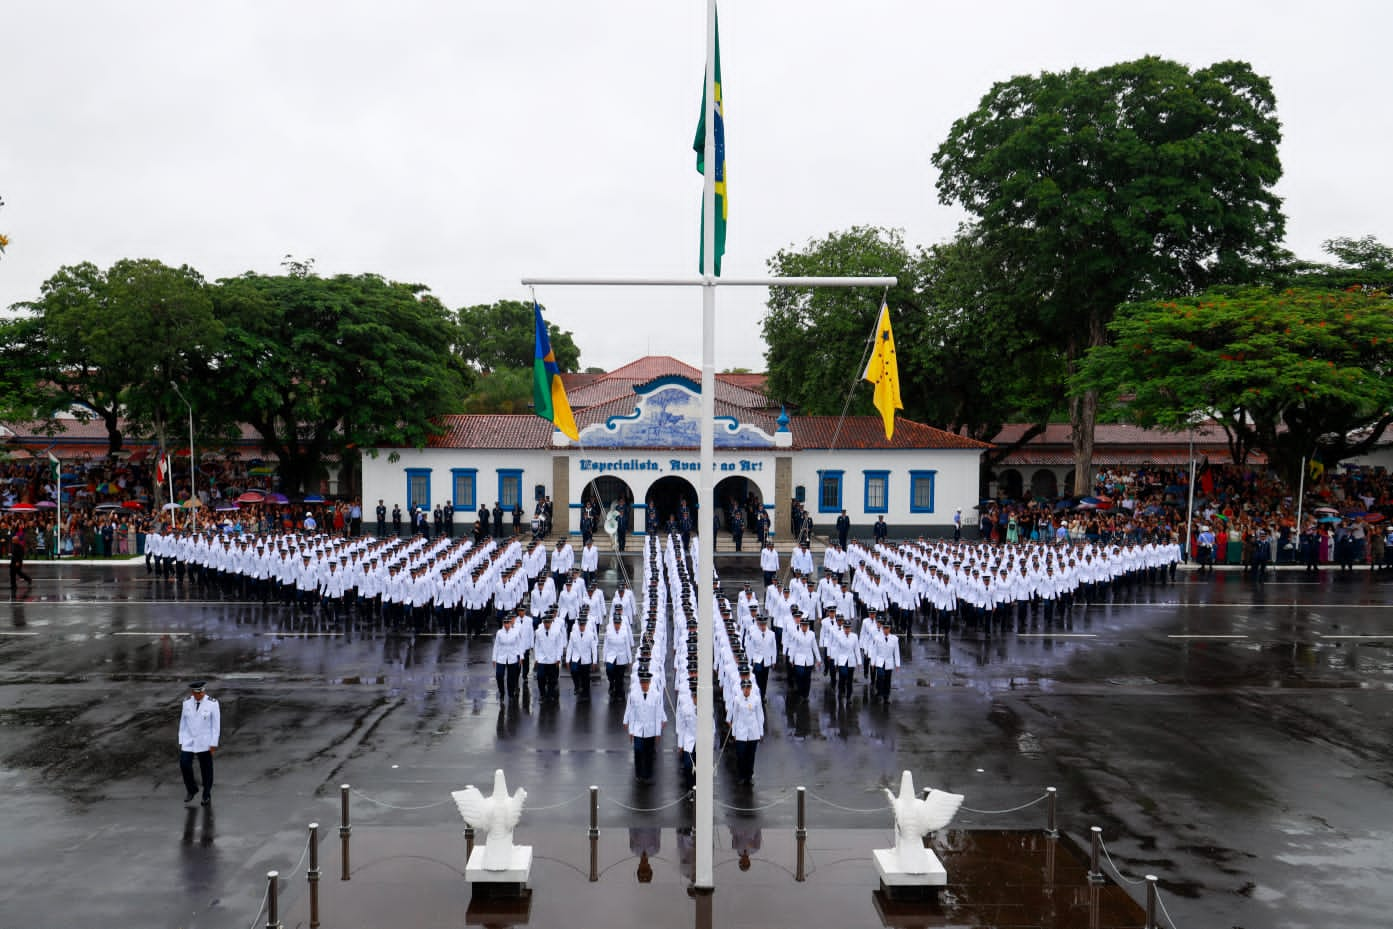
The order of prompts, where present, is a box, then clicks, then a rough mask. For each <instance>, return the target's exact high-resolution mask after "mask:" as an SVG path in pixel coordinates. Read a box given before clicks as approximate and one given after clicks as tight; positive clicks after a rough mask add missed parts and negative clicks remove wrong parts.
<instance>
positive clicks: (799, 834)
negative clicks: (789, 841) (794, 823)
mask: <svg viewBox="0 0 1393 929" xmlns="http://www.w3.org/2000/svg"><path fill="white" fill-rule="evenodd" d="M797 790H798V828H797V829H795V830H794V832H793V835H794V837H795V838H799V839H806V838H807V837H808V789H807V788H806V787H799V788H797Z"/></svg>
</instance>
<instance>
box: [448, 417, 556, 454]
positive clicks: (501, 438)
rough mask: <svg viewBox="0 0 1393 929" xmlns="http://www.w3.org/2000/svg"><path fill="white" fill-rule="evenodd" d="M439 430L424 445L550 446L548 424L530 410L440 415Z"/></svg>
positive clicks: (550, 431) (481, 446) (549, 424)
mask: <svg viewBox="0 0 1393 929" xmlns="http://www.w3.org/2000/svg"><path fill="white" fill-rule="evenodd" d="M439 423H440V425H441V426H442V427H443V430H442V431H441V433H440V434H439V435H437V436H435V437H434V438H432V439H431V440H430V441H429V442H427V443H426V447H427V448H517V449H528V448H534V449H535V448H550V447H551V434H552V432H553V431H554V429H553V427H552V425H551V423H549V422H547V421H546V420H545V419H542V417H540V416H534V415H532V414H531V413H480V414H473V415H471V414H463V413H462V414H455V415H450V416H442V417H440V420H439Z"/></svg>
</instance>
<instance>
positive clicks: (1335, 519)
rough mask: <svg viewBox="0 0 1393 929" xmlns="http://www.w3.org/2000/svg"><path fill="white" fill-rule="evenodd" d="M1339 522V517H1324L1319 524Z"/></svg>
mask: <svg viewBox="0 0 1393 929" xmlns="http://www.w3.org/2000/svg"><path fill="white" fill-rule="evenodd" d="M1339 521H1340V517H1338V516H1322V517H1321V518H1320V519H1319V520H1317V522H1322V523H1338V522H1339Z"/></svg>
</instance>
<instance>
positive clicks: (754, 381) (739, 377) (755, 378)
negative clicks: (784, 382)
mask: <svg viewBox="0 0 1393 929" xmlns="http://www.w3.org/2000/svg"><path fill="white" fill-rule="evenodd" d="M716 380H718V381H725V382H726V383H727V384H732V385H734V386H736V387H743V388H744V389H745V390H752V391H754V392H755V393H757V394H762V393H764V388H765V387H766V386H767V385H768V383H769V375H767V374H717V375H716Z"/></svg>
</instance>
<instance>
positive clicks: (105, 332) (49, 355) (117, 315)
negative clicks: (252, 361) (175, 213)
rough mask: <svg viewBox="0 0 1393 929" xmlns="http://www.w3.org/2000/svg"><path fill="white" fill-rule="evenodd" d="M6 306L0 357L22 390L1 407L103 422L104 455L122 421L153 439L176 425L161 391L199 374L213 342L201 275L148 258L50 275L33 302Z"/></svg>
mask: <svg viewBox="0 0 1393 929" xmlns="http://www.w3.org/2000/svg"><path fill="white" fill-rule="evenodd" d="M15 309H18V310H20V311H21V312H20V315H19V316H18V317H16V318H15V319H12V320H9V321H6V322H5V323H3V324H0V357H3V359H4V361H5V366H6V368H7V369H9V370H10V371H12V372H18V374H19V376H20V377H22V378H23V380H24V382H25V383H23V384H12V385H11V387H12V389H7V392H6V393H7V400H6V406H8V407H9V408H10V409H11V411H17V410H18V409H21V408H23V409H28V410H30V411H32V412H33V413H34V414H35V415H38V416H41V417H48V416H50V415H51V414H52V413H53V412H56V411H58V410H60V409H66V408H69V407H75V408H77V409H79V410H83V411H86V413H87V414H88V415H90V416H93V417H95V418H98V419H100V420H101V421H102V422H103V423H104V424H105V426H106V430H107V444H108V451H109V453H110V454H113V455H114V454H115V453H117V452H119V451H120V450H121V447H122V445H123V442H124V436H123V433H122V421H123V420H125V421H127V422H132V423H134V424H135V426H136V428H138V429H139V430H140V431H145V430H147V429H153V431H154V432H156V434H158V435H159V436H160V437H161V438H163V436H164V432H165V424H167V423H169V422H170V421H172V420H174V421H182V417H183V412H184V408H183V406H182V404H181V403H180V402H179V401H178V399H177V398H176V397H173V396H171V391H170V390H169V389H168V385H169V383H170V381H171V380H175V379H183V378H186V377H188V376H189V374H190V373H191V372H192V371H194V370H196V369H198V368H200V367H206V363H207V362H206V359H207V358H208V357H209V356H210V355H211V354H212V352H214V351H215V350H216V348H217V346H218V344H219V342H220V340H221V326H220V325H219V323H218V322H217V320H216V319H215V318H214V316H213V304H212V300H211V298H210V296H209V294H208V287H207V285H206V283H205V282H204V280H203V277H202V276H201V275H200V274H199V273H198V272H197V271H195V270H194V269H192V268H190V267H188V266H187V265H185V266H183V267H179V268H172V267H169V266H168V265H165V264H162V263H160V262H158V261H154V260H150V259H123V260H121V261H118V262H116V263H115V264H113V265H112V266H111V267H110V268H109V269H107V270H106V271H102V270H100V269H99V268H97V266H96V265H93V264H91V263H90V262H84V263H82V264H78V265H72V266H69V267H64V268H60V269H59V270H58V272H57V273H56V274H54V275H53V276H52V277H50V278H49V279H48V280H47V281H45V282H44V284H43V287H42V288H41V294H40V297H39V299H38V300H36V301H33V302H31V303H25V304H19V305H18V306H16V307H15ZM11 377H14V375H11Z"/></svg>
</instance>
